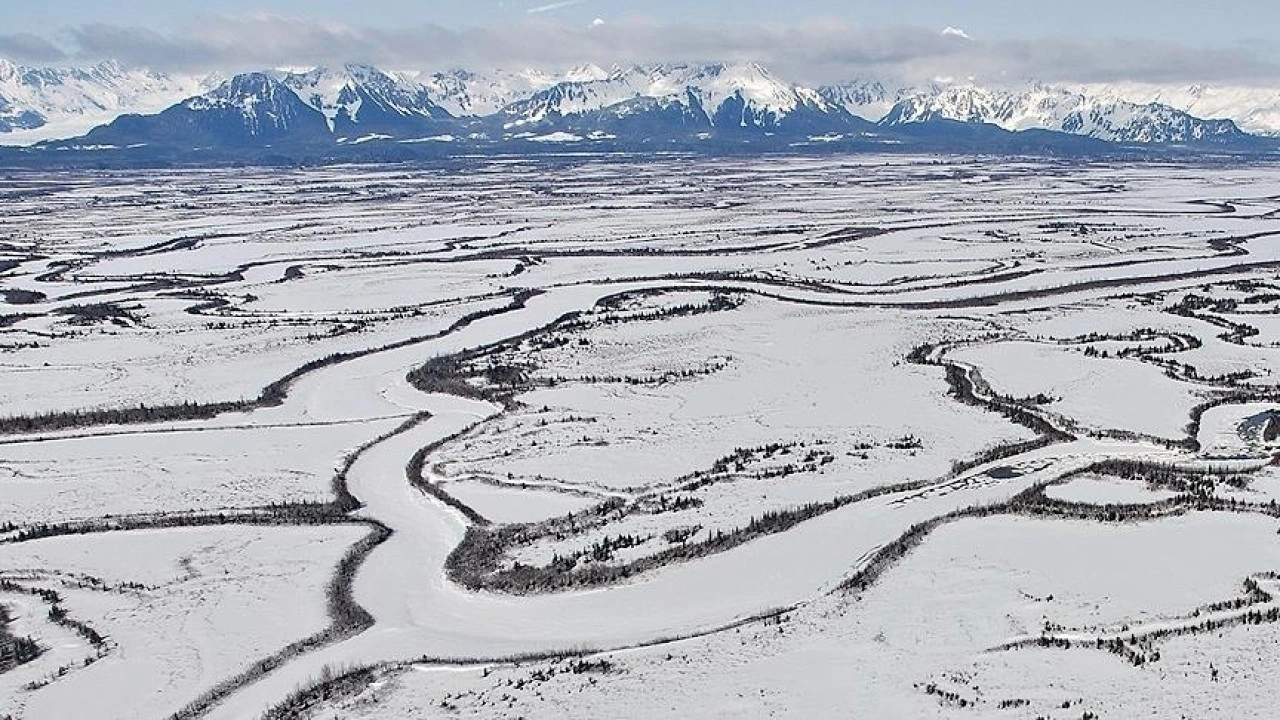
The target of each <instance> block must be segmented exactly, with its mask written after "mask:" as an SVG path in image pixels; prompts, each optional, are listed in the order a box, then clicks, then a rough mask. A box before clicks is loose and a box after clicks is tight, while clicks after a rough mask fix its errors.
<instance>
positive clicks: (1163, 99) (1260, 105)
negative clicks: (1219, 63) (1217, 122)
mask: <svg viewBox="0 0 1280 720" xmlns="http://www.w3.org/2000/svg"><path fill="white" fill-rule="evenodd" d="M1076 89H1077V90H1078V91H1079V92H1081V93H1083V94H1085V95H1090V96H1095V97H1103V98H1109V99H1112V100H1124V101H1128V102H1133V103H1139V104H1147V103H1160V104H1162V105H1168V106H1169V107H1172V108H1175V109H1177V110H1181V111H1183V112H1185V113H1188V114H1190V115H1194V116H1196V117H1215V118H1230V119H1231V120H1233V121H1234V122H1235V123H1236V125H1238V126H1240V129H1242V130H1244V131H1245V132H1249V133H1254V134H1257V135H1267V136H1272V137H1280V88H1276V87H1270V88H1268V87H1246V86H1234V85H1203V84H1201V85H1143V84H1137V83H1117V84H1108V85H1081V86H1079V87H1078V88H1076Z"/></svg>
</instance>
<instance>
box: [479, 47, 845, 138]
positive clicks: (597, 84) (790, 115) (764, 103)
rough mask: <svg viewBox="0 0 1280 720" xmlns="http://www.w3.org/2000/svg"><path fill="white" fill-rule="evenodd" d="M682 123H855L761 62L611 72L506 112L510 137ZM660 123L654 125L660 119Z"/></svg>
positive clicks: (740, 126)
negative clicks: (561, 129)
mask: <svg viewBox="0 0 1280 720" xmlns="http://www.w3.org/2000/svg"><path fill="white" fill-rule="evenodd" d="M652 113H657V116H656V117H662V118H668V119H671V118H675V117H679V118H680V120H681V125H682V127H685V128H688V127H702V128H704V129H711V128H714V129H720V130H725V131H733V130H756V131H774V130H778V129H781V128H784V127H794V128H795V129H797V130H801V129H803V128H804V127H812V128H814V129H817V130H829V129H845V128H848V127H850V126H852V125H856V124H858V121H857V120H856V119H855V118H852V117H851V116H850V115H849V114H848V113H847V112H845V111H844V110H843V109H842V108H840V107H839V106H837V105H835V104H833V103H831V102H829V101H828V100H827V99H826V98H824V97H822V95H820V94H819V93H818V92H817V91H815V90H811V89H808V88H804V87H800V86H797V85H792V84H789V83H786V82H783V81H781V80H778V79H776V78H775V77H774V76H773V75H772V74H770V73H769V71H768V70H766V69H765V68H763V67H762V66H760V65H758V64H756V63H737V64H720V63H716V64H708V65H652V66H632V67H627V68H614V69H613V70H611V71H609V72H608V73H607V74H602V73H596V74H593V76H591V77H589V78H587V79H583V80H570V81H565V82H560V83H557V84H555V85H553V86H551V87H549V88H547V89H545V90H542V91H540V92H537V93H535V94H534V95H532V96H531V97H529V98H528V99H525V100H520V101H518V102H515V103H511V104H509V105H507V106H506V107H505V108H503V110H502V112H501V113H500V116H501V118H502V121H503V126H504V128H505V129H507V130H516V129H520V128H526V127H540V126H547V125H554V124H556V123H559V122H563V121H566V120H568V121H569V122H570V123H571V124H574V125H579V124H582V123H584V122H594V123H595V124H599V125H617V124H618V123H631V124H636V123H637V118H638V117H640V116H643V115H647V114H652ZM656 117H655V119H656Z"/></svg>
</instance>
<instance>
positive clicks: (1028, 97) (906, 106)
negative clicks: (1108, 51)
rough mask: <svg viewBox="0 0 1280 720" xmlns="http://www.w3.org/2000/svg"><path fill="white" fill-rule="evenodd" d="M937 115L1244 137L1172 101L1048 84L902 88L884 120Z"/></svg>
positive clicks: (1153, 139)
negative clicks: (1145, 101)
mask: <svg viewBox="0 0 1280 720" xmlns="http://www.w3.org/2000/svg"><path fill="white" fill-rule="evenodd" d="M887 97H888V94H887V93H886V94H885V96H884V98H886V99H887ZM883 101H884V100H883V99H881V100H879V102H883ZM935 118H941V119H947V120H959V121H961V122H977V123H990V124H993V125H997V126H999V127H1001V128H1004V129H1006V130H1032V129H1040V130H1053V131H1057V132H1065V133H1070V134H1073V135H1084V136H1087V137H1091V138H1097V139H1100V140H1107V141H1110V142H1128V143H1215V142H1227V141H1237V140H1242V139H1243V138H1244V137H1245V136H1244V133H1242V132H1241V130H1240V129H1239V128H1238V127H1236V125H1235V124H1234V123H1233V122H1231V121H1230V120H1203V119H1200V118H1197V117H1193V116H1191V115H1189V114H1187V113H1185V112H1182V111H1180V110H1177V109H1175V108H1172V107H1169V106H1167V105H1161V104H1158V103H1149V104H1137V103H1132V102H1128V101H1124V100H1118V99H1114V98H1106V97H1102V96H1091V95H1085V94H1082V93H1079V92H1075V91H1072V90H1069V89H1065V88H1056V87H1051V86H1046V85H1034V86H1031V87H1029V88H1026V89H1020V90H1003V89H992V88H984V87H979V86H976V85H969V84H966V85H942V86H936V87H932V88H928V89H925V90H923V91H916V92H911V91H899V97H898V100H897V102H895V103H894V105H893V107H892V108H891V109H890V110H889V112H888V113H887V114H886V115H885V116H884V117H883V118H881V120H880V122H881V124H882V125H887V126H893V125H903V124H908V123H917V122H923V121H927V120H930V119H935Z"/></svg>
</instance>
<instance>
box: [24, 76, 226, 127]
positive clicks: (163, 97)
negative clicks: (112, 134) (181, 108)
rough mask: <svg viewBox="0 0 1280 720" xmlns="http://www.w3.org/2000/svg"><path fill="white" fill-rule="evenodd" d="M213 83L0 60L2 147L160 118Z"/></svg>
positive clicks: (206, 79) (204, 79) (203, 79)
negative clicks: (133, 118)
mask: <svg viewBox="0 0 1280 720" xmlns="http://www.w3.org/2000/svg"><path fill="white" fill-rule="evenodd" d="M216 81H217V79H216V77H208V76H186V75H167V74H163V73H156V72H151V71H149V70H138V69H125V68H123V67H121V66H120V65H119V64H118V63H114V62H103V63H99V64H97V65H93V66H89V67H86V68H50V67H45V68H41V67H26V66H22V65H17V64H14V63H11V62H9V61H7V60H3V59H0V143H4V144H25V143H32V142H37V141H39V140H44V139H49V138H54V137H68V136H71V135H77V134H80V133H84V132H86V131H88V130H89V129H90V128H92V127H94V126H97V125H101V124H103V123H106V122H110V121H111V120H114V119H115V118H116V117H118V116H120V115H122V114H125V113H131V112H134V113H136V112H159V111H160V110H163V109H164V108H166V107H169V106H170V105H173V104H174V103H176V102H179V101H180V100H182V99H183V98H186V97H190V96H192V95H195V94H197V93H200V92H203V91H205V90H208V89H209V88H210V87H212V86H213V85H214V84H216Z"/></svg>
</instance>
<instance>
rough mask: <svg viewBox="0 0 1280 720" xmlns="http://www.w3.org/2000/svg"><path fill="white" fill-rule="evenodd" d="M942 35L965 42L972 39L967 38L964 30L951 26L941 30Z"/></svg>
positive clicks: (967, 35)
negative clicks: (961, 39)
mask: <svg viewBox="0 0 1280 720" xmlns="http://www.w3.org/2000/svg"><path fill="white" fill-rule="evenodd" d="M942 34H943V35H945V36H948V37H958V38H964V39H965V40H972V39H973V38H971V37H969V33H967V32H965V31H964V28H958V27H952V26H951V25H948V26H946V27H945V28H943V29H942Z"/></svg>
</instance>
